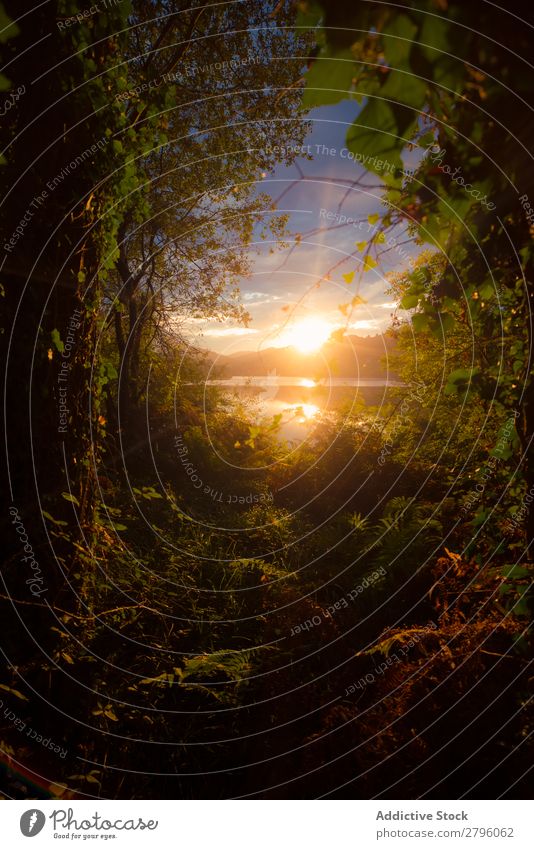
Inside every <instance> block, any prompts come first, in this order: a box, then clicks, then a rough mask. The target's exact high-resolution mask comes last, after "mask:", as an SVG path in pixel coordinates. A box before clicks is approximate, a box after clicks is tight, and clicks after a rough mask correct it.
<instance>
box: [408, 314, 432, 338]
mask: <svg viewBox="0 0 534 849" xmlns="http://www.w3.org/2000/svg"><path fill="white" fill-rule="evenodd" d="M412 326H413V329H414V331H415V332H416V333H422V332H423V331H425V330H428V328H429V318H428V316H427V315H424V313H416V314H415V315H412Z"/></svg>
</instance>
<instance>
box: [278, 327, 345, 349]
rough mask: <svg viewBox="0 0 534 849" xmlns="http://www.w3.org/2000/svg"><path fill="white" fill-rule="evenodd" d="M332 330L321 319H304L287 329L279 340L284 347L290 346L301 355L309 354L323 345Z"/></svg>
mask: <svg viewBox="0 0 534 849" xmlns="http://www.w3.org/2000/svg"><path fill="white" fill-rule="evenodd" d="M332 330H333V327H332V325H331V324H329V322H327V321H325V320H324V319H322V318H305V319H303V320H302V321H299V322H297V323H296V324H295V325H294V326H293V327H290V328H288V329H287V330H286V331H285V332H284V334H283V336H281V337H280V338H281V340H282V339H283V344H284V345H292V346H293V347H294V348H296V349H297V350H298V351H300V352H301V353H302V354H309V353H311V352H312V351H317V350H318V349H319V348H320V347H321V346H322V345H324V343H325V342H326V340H327V339H328V338H329V337H330V334H331V333H332Z"/></svg>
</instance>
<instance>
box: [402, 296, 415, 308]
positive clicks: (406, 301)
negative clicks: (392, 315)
mask: <svg viewBox="0 0 534 849" xmlns="http://www.w3.org/2000/svg"><path fill="white" fill-rule="evenodd" d="M418 303H419V295H404V297H403V298H402V299H401V302H400V304H399V306H400V308H401V309H402V310H411V309H413V308H414V307H416V306H417V304H418Z"/></svg>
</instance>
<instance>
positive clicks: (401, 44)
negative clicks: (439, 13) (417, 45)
mask: <svg viewBox="0 0 534 849" xmlns="http://www.w3.org/2000/svg"><path fill="white" fill-rule="evenodd" d="M425 17H426V16H425ZM416 32H417V25H416V24H415V23H413V21H411V20H410V18H409V17H408V16H407V15H403V14H402V15H398V14H396V15H393V16H392V17H391V20H390V22H388V24H387V26H385V27H384V29H383V31H382V36H383V41H384V52H385V54H386V59H387V61H388V64H390V65H392V66H393V67H394V68H399V67H400V66H401V65H405V64H406V63H407V60H408V57H409V55H410V52H411V50H412V47H413V37H414V35H415V33H416Z"/></svg>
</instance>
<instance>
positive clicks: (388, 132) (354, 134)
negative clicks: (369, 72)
mask: <svg viewBox="0 0 534 849" xmlns="http://www.w3.org/2000/svg"><path fill="white" fill-rule="evenodd" d="M411 124H412V125H413V126H415V124H414V122H413V112H412V110H410V111H408V109H407V107H405V106H400V105H399V104H396V103H388V102H387V101H385V100H379V99H378V98H372V99H370V100H369V101H368V102H367V103H366V105H365V106H364V108H363V109H362V111H361V112H360V114H359V115H358V117H357V119H356V120H355V122H354V124H353V125H352V127H351V128H350V129H349V131H348V133H347V147H348V149H349V150H350V151H352V152H353V153H354V154H355V155H356V154H361V161H362V165H363V166H364V168H367V170H368V171H372V172H373V173H375V174H379V175H380V176H381V177H382V179H383V180H384V182H386V183H388V184H391V183H395V182H396V181H397V182H398V178H395V173H396V171H395V169H398V170H399V172H400V170H401V169H402V159H401V152H402V150H403V148H404V147H405V145H406V142H407V139H405V138H404V137H403V132H405V131H406V130H408V128H409V127H410V125H411ZM365 157H366V158H365Z"/></svg>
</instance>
